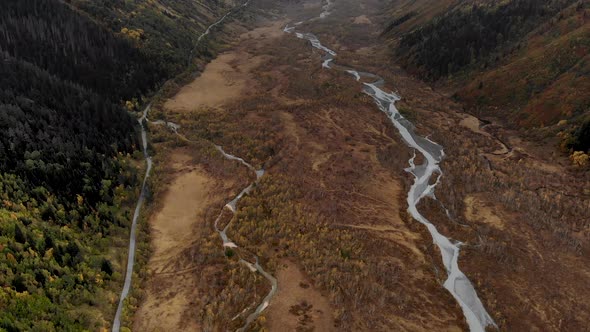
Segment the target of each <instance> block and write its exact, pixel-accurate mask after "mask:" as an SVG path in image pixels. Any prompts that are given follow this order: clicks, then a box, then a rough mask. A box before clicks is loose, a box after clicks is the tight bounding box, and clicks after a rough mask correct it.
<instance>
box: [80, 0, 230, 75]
mask: <svg viewBox="0 0 590 332" xmlns="http://www.w3.org/2000/svg"><path fill="white" fill-rule="evenodd" d="M68 3H69V4H70V5H71V6H72V7H73V8H76V9H77V10H80V11H83V12H84V13H86V14H87V15H89V16H90V17H92V18H94V19H95V20H96V21H98V22H101V24H102V25H104V26H105V27H107V28H108V29H110V30H111V31H112V32H114V33H116V34H118V35H120V36H123V37H126V38H127V39H128V40H131V41H132V42H133V43H134V44H135V45H136V46H137V47H138V48H139V49H140V50H141V52H142V53H143V54H145V55H146V56H147V57H148V58H149V59H151V60H152V61H153V63H154V66H156V68H157V69H158V72H162V73H164V74H165V75H166V76H168V77H170V76H172V75H176V74H178V73H179V72H180V71H182V70H183V69H184V68H185V66H186V65H187V62H190V59H191V57H192V56H195V55H196V54H198V51H200V52H204V53H206V52H207V50H206V48H200V49H199V50H195V49H194V48H195V45H196V41H197V39H198V38H199V35H200V34H201V33H202V32H203V31H204V30H205V28H206V27H207V26H208V25H209V24H210V23H212V22H213V21H215V20H216V19H217V18H219V16H221V15H223V14H225V12H227V11H228V10H229V9H230V8H232V7H234V6H235V5H236V4H237V3H241V2H240V1H239V0H230V1H218V0H200V1H193V0H136V1H120V0H68Z"/></svg>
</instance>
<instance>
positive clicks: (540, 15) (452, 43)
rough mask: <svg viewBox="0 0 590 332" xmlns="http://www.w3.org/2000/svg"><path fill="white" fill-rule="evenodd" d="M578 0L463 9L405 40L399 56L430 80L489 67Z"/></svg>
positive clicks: (530, 1) (533, 0)
mask: <svg viewBox="0 0 590 332" xmlns="http://www.w3.org/2000/svg"><path fill="white" fill-rule="evenodd" d="M574 2H575V1H574V0H545V1H539V0H513V1H509V2H505V3H503V4H500V5H495V4H491V5H475V4H474V5H473V6H471V7H470V8H464V7H461V8H458V9H456V10H452V11H450V12H448V13H446V14H444V15H442V16H440V17H437V18H435V19H434V20H432V21H431V22H429V23H428V24H426V25H424V26H421V27H419V28H417V29H415V30H414V31H412V32H410V33H407V34H405V35H404V36H402V38H401V40H400V43H399V48H398V49H397V50H396V53H397V54H398V56H400V58H401V59H402V63H403V65H404V66H405V67H406V68H408V69H409V70H410V71H411V72H414V73H416V74H417V75H418V76H420V77H421V78H423V79H426V80H430V81H435V80H438V79H440V78H442V77H445V76H447V75H450V74H453V73H456V72H458V71H461V70H463V69H465V68H466V67H468V66H470V65H479V64H483V66H484V67H485V66H487V65H488V64H489V63H492V62H494V61H497V60H498V59H497V56H498V54H499V53H501V52H498V51H499V49H501V48H502V47H503V46H505V45H510V44H511V43H514V42H516V41H518V40H519V39H520V38H522V37H523V36H524V35H526V34H527V33H529V32H530V31H532V30H533V29H535V28H536V27H538V26H539V25H540V24H541V23H542V22H544V21H546V20H549V19H550V18H552V17H553V16H554V15H556V14H557V13H559V11H561V10H562V9H563V8H565V7H567V6H568V5H570V4H572V3H574ZM395 23H396V21H394V22H393V23H392V24H395Z"/></svg>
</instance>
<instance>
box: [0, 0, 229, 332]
mask: <svg viewBox="0 0 590 332" xmlns="http://www.w3.org/2000/svg"><path fill="white" fill-rule="evenodd" d="M229 5H230V4H227V5H222V4H218V3H216V2H211V3H210V4H209V6H207V5H206V4H202V3H197V2H188V1H187V2H178V1H171V4H170V7H169V8H171V9H166V8H168V7H164V5H163V4H160V3H158V2H154V1H136V2H120V1H68V2H67V3H64V2H62V1H58V0H7V1H4V2H3V4H2V11H0V330H6V331H29V330H34V331H78V330H99V329H100V328H103V327H106V326H109V325H110V321H111V319H112V315H113V312H114V309H115V304H116V301H117V300H118V292H119V291H120V288H121V285H122V283H121V282H122V274H123V273H124V272H125V271H124V264H125V261H124V259H125V258H126V250H125V249H126V245H127V240H128V232H129V225H130V217H131V215H132V210H131V208H132V206H133V203H134V201H135V198H136V197H137V194H138V192H139V188H138V182H139V181H138V176H137V169H138V168H140V167H142V166H141V165H142V163H141V162H139V161H135V160H133V159H134V158H133V157H132V155H136V156H137V157H138V158H137V159H139V158H141V153H139V151H138V150H137V148H138V145H139V142H140V141H139V137H138V134H139V131H138V128H137V120H136V118H135V116H133V115H131V114H130V113H129V112H128V110H134V109H136V108H137V106H138V105H139V102H140V100H141V99H142V98H143V97H144V96H146V95H148V94H150V93H152V92H154V91H155V90H156V89H157V88H158V87H159V86H160V85H161V83H162V82H164V81H165V80H166V79H169V78H171V77H173V76H174V75H176V74H178V73H180V72H181V71H182V70H183V69H184V68H185V67H186V64H187V60H188V59H189V54H190V53H191V49H192V48H193V45H194V41H195V39H196V38H197V32H199V33H200V32H202V31H203V30H204V28H203V26H206V25H208V24H210V23H212V22H213V21H214V20H216V16H217V15H218V14H219V13H220V12H222V11H223V10H225V8H226V7H225V6H229ZM154 6H156V7H157V8H161V10H159V11H158V10H155V9H154V8H155V7H154ZM178 13H183V14H182V15H181V14H178ZM185 15H186V16H185ZM123 26H124V27H125V28H122V27H123ZM125 106H126V107H125ZM135 153H137V154H135Z"/></svg>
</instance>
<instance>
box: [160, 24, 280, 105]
mask: <svg viewBox="0 0 590 332" xmlns="http://www.w3.org/2000/svg"><path fill="white" fill-rule="evenodd" d="M284 24H285V21H278V22H273V24H271V25H268V26H264V27H260V28H256V29H254V30H252V31H248V32H245V33H243V34H242V35H240V38H239V39H240V41H256V40H262V39H271V38H277V37H280V36H282V35H283V34H284V32H283V31H282V28H283V26H284ZM264 60H265V57H264V56H253V55H251V54H250V53H248V49H247V48H238V49H235V50H232V51H229V52H226V53H223V54H221V55H219V56H218V57H217V58H215V59H214V60H213V61H211V62H210V63H209V64H207V66H205V70H204V71H203V73H202V74H201V75H200V76H199V77H197V78H196V79H195V80H194V81H192V82H191V83H190V84H188V85H185V86H184V87H182V89H180V91H179V92H178V93H177V94H176V96H174V97H173V98H171V99H169V100H167V101H166V103H165V104H164V107H165V108H166V109H168V110H170V111H176V112H191V111H198V110H201V109H206V108H216V107H220V106H222V105H223V104H225V103H228V102H230V101H232V100H235V99H236V98H238V97H240V96H242V95H243V94H244V91H245V90H246V88H247V87H248V86H250V85H252V84H254V80H253V77H252V73H251V71H252V70H253V69H255V68H256V67H258V66H259V65H260V64H261V63H262V62H263V61H264Z"/></svg>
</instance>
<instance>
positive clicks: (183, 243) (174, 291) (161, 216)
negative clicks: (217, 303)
mask: <svg viewBox="0 0 590 332" xmlns="http://www.w3.org/2000/svg"><path fill="white" fill-rule="evenodd" d="M170 166H171V169H172V172H173V174H172V175H171V179H172V180H171V183H170V184H169V187H168V190H167V191H166V193H165V194H164V197H163V198H162V208H161V210H160V211H158V212H157V213H156V214H155V215H153V217H152V218H151V220H150V226H151V229H152V231H151V234H152V235H151V245H152V248H153V253H152V256H151V258H150V260H149V262H148V266H147V268H148V270H149V273H150V275H151V278H148V281H147V292H146V297H145V299H144V301H143V303H142V304H141V305H140V307H139V309H138V311H137V313H136V315H135V322H134V330H137V331H166V330H174V329H180V328H182V329H188V330H198V329H199V326H198V325H197V323H196V321H185V320H183V319H182V315H183V313H184V312H185V311H186V310H187V309H189V308H190V305H191V303H192V301H193V298H194V297H196V296H198V293H199V290H198V288H197V287H195V284H196V283H197V281H196V280H195V278H196V279H197V280H198V277H197V276H198V275H200V274H201V273H203V271H192V270H190V269H189V270H182V271H176V270H175V268H176V267H175V264H174V262H175V261H176V260H177V259H178V258H179V256H180V255H181V253H182V251H183V250H185V249H186V248H187V247H189V246H190V245H191V243H192V242H193V240H194V239H195V238H197V237H199V236H200V233H201V232H200V228H201V227H207V226H206V225H205V223H204V213H205V209H206V207H207V205H208V204H209V203H210V201H211V195H210V194H211V191H212V190H211V189H212V187H213V186H214V181H213V180H212V179H211V178H210V177H209V176H208V175H207V174H206V173H205V172H204V171H203V170H202V169H201V168H199V167H196V166H193V165H191V163H190V157H189V156H188V155H186V154H184V153H183V152H181V151H174V152H173V153H172V154H171V157H170Z"/></svg>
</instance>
